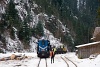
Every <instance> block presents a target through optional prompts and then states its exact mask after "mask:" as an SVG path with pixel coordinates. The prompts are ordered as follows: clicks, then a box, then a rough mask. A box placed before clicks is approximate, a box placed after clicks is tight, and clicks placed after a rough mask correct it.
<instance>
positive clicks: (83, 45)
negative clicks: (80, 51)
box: [75, 41, 100, 48]
mask: <svg viewBox="0 0 100 67" xmlns="http://www.w3.org/2000/svg"><path fill="white" fill-rule="evenodd" d="M98 43H100V41H98V42H92V43H87V44H82V45H78V46H75V47H77V48H79V47H85V46H89V45H94V44H98Z"/></svg>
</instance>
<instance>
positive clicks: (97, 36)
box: [76, 27, 100, 58]
mask: <svg viewBox="0 0 100 67" xmlns="http://www.w3.org/2000/svg"><path fill="white" fill-rule="evenodd" d="M91 39H92V40H94V41H95V42H92V43H87V44H82V45H78V46H76V47H77V49H78V50H77V56H78V58H88V57H89V56H90V55H92V54H96V53H100V27H96V28H95V30H94V33H93V37H92V38H91Z"/></svg>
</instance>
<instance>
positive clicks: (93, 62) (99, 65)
mask: <svg viewBox="0 0 100 67" xmlns="http://www.w3.org/2000/svg"><path fill="white" fill-rule="evenodd" d="M12 54H13V53H7V54H0V58H3V57H8V56H11V55H12ZM15 54H16V55H19V54H22V55H24V54H25V55H26V56H32V58H30V59H24V60H7V61H0V67H37V65H38V62H39V58H38V57H37V54H36V53H15ZM60 56H66V57H67V58H69V59H70V60H72V61H73V62H74V63H75V64H76V65H78V67H100V55H98V56H97V57H96V58H95V59H89V58H86V59H78V58H77V56H76V55H75V53H66V54H58V55H55V62H54V63H52V64H51V59H50V58H47V66H48V67H67V64H65V62H64V61H63V60H62V59H61V57H60ZM40 67H45V59H42V60H41V62H40Z"/></svg>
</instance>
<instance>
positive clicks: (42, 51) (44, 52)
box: [37, 39, 51, 58]
mask: <svg viewBox="0 0 100 67" xmlns="http://www.w3.org/2000/svg"><path fill="white" fill-rule="evenodd" d="M37 44H38V45H37V56H38V57H40V58H41V57H44V58H47V57H49V56H50V53H49V51H50V49H51V45H50V41H49V40H44V39H42V40H38V43H37Z"/></svg>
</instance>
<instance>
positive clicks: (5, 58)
mask: <svg viewBox="0 0 100 67" xmlns="http://www.w3.org/2000/svg"><path fill="white" fill-rule="evenodd" d="M30 58H32V56H25V55H15V54H12V55H11V56H9V57H3V58H0V61H6V60H24V59H30Z"/></svg>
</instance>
